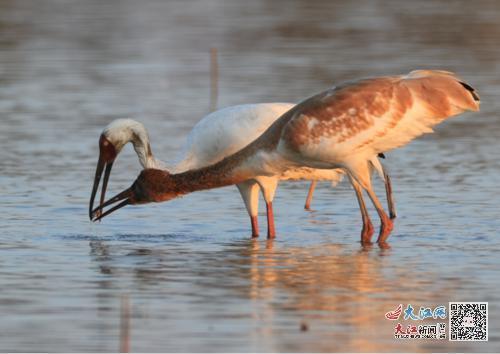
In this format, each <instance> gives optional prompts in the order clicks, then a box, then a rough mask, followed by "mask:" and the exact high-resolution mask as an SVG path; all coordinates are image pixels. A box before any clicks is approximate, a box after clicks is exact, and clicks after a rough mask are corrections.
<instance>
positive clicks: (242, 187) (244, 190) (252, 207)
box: [236, 181, 259, 237]
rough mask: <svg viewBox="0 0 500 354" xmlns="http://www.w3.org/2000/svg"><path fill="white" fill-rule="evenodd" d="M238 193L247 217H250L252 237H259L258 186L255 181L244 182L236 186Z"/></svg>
mask: <svg viewBox="0 0 500 354" xmlns="http://www.w3.org/2000/svg"><path fill="white" fill-rule="evenodd" d="M236 187H238V190H239V191H240V194H241V198H242V199H243V202H245V207H246V209H247V212H248V215H249V216H250V223H251V225H252V237H259V222H258V217H257V215H258V212H259V185H258V184H257V183H256V182H255V181H245V182H243V183H240V184H237V185H236Z"/></svg>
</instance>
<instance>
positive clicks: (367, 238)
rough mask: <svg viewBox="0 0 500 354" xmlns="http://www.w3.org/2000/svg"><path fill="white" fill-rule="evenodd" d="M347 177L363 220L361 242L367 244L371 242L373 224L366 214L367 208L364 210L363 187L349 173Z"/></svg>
mask: <svg viewBox="0 0 500 354" xmlns="http://www.w3.org/2000/svg"><path fill="white" fill-rule="evenodd" d="M349 179H350V180H351V184H352V187H353V188H354V191H355V192H356V198H357V199H358V204H359V210H360V211H361V218H362V220H363V229H362V230H361V243H362V244H368V243H371V239H372V236H373V232H374V229H373V224H372V222H371V220H370V215H369V214H368V210H366V204H365V201H364V199H363V189H362V188H361V185H360V184H359V183H358V182H357V181H356V179H355V178H353V177H352V176H351V175H350V174H349Z"/></svg>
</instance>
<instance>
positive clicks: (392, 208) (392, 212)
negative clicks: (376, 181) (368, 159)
mask: <svg viewBox="0 0 500 354" xmlns="http://www.w3.org/2000/svg"><path fill="white" fill-rule="evenodd" d="M382 171H383V172H384V184H385V195H386V197H387V207H388V208H389V217H390V218H391V219H396V216H397V214H396V205H395V204H394V198H393V196H392V183H391V177H390V176H389V174H388V173H387V170H386V169H385V167H384V165H382Z"/></svg>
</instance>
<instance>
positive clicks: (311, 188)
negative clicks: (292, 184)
mask: <svg viewBox="0 0 500 354" xmlns="http://www.w3.org/2000/svg"><path fill="white" fill-rule="evenodd" d="M315 188H316V181H312V182H311V185H310V186H309V192H307V198H306V204H305V205H304V209H306V210H311V202H312V199H313V193H314V189H315Z"/></svg>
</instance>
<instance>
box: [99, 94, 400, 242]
mask: <svg viewBox="0 0 500 354" xmlns="http://www.w3.org/2000/svg"><path fill="white" fill-rule="evenodd" d="M293 106H295V104H293V103H257V104H245V105H238V106H231V107H227V108H224V109H221V110H218V111H216V112H213V113H211V114H208V115H207V116H205V117H204V118H203V119H201V120H200V121H199V122H198V123H197V124H196V125H195V126H194V127H193V129H192V130H191V132H190V133H189V135H188V137H187V141H186V144H185V146H184V148H183V150H182V152H181V154H180V156H179V157H178V158H177V162H176V163H173V164H171V165H168V164H166V163H164V162H162V161H160V160H158V159H157V158H155V156H154V155H153V153H152V149H151V145H150V139H149V134H148V132H147V130H146V128H145V127H144V125H143V124H141V123H140V122H137V121H135V120H132V119H116V120H114V121H112V122H111V123H110V124H108V126H107V127H106V128H105V129H104V130H103V132H102V134H101V137H100V139H99V150H100V156H99V162H98V164H97V169H96V180H95V182H94V186H93V190H92V195H91V199H90V205H89V216H90V218H92V208H93V203H94V198H95V195H96V193H97V188H98V184H99V180H100V178H101V174H102V171H103V169H104V167H106V168H105V170H106V171H105V173H104V181H103V186H102V190H101V203H102V202H103V201H104V197H105V193H106V188H107V184H108V180H109V176H110V173H111V168H112V166H113V162H114V160H115V159H116V157H117V155H118V154H119V153H120V151H121V150H122V149H123V147H124V146H125V145H126V144H127V143H129V142H130V143H132V145H133V146H134V150H135V151H136V153H137V157H138V159H139V163H140V164H141V166H142V167H143V168H156V169H166V170H168V171H169V172H171V173H180V172H184V171H187V170H193V169H197V168H201V167H205V166H209V165H211V164H214V163H216V162H218V161H220V160H222V159H223V158H224V157H226V156H229V155H231V154H233V153H235V152H237V151H238V150H240V149H242V148H244V147H245V146H246V145H248V144H249V143H251V142H252V141H254V140H255V139H256V138H258V137H259V136H260V135H261V134H262V133H263V132H264V131H265V130H266V129H267V128H269V126H270V125H271V124H272V123H274V121H276V119H278V118H279V117H280V116H281V115H282V114H283V113H285V112H286V111H288V110H289V109H291V108H292V107H293ZM342 175H343V171H342V170H339V169H336V170H318V169H311V168H307V167H304V168H298V169H292V170H289V171H285V172H284V173H283V174H282V175H280V176H257V177H255V178H252V179H249V180H247V181H244V182H241V183H239V184H237V185H236V186H237V187H238V190H239V192H240V194H241V196H242V199H243V201H244V203H245V207H246V209H247V212H248V215H249V216H250V221H251V225H252V236H253V237H257V236H258V235H259V227H258V222H257V214H258V202H259V198H258V193H259V188H260V189H261V190H262V195H263V198H264V200H265V202H266V210H267V225H268V229H267V235H268V237H269V238H273V237H274V236H275V227H274V217H273V207H272V202H273V199H274V195H275V191H276V188H277V185H278V181H279V180H298V179H307V180H311V179H312V180H313V182H312V184H311V185H313V184H314V185H315V184H316V181H318V180H319V181H330V182H331V183H332V184H334V185H335V184H336V183H337V182H338V181H339V180H340V179H341V178H342ZM384 180H385V181H386V189H387V192H388V194H387V196H388V201H389V209H390V210H391V215H394V216H393V217H395V211H394V207H393V203H392V196H391V195H390V188H391V185H390V179H389V176H388V175H386V174H385V171H384ZM96 181H97V182H96ZM311 197H312V188H310V190H309V193H308V197H307V200H308V201H309V203H310V198H311Z"/></svg>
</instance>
